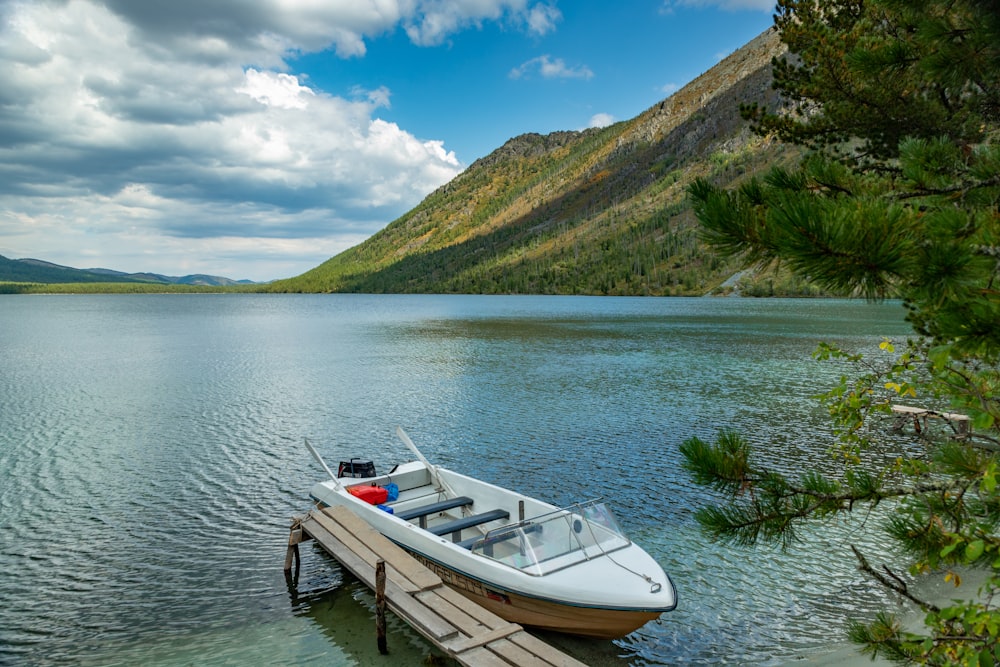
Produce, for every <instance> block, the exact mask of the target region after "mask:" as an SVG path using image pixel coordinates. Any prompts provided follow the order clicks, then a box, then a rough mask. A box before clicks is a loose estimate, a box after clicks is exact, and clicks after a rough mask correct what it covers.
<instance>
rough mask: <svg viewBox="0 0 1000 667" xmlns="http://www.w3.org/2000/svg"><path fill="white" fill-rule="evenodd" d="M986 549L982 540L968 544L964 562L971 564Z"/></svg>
mask: <svg viewBox="0 0 1000 667" xmlns="http://www.w3.org/2000/svg"><path fill="white" fill-rule="evenodd" d="M985 549H986V543H985V542H983V541H982V540H975V541H973V542H969V543H968V544H967V545H966V547H965V560H967V561H968V562H970V563H971V562H972V561H974V560H976V559H978V558H979V557H980V556H982V555H983V551H985Z"/></svg>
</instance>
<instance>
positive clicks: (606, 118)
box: [587, 113, 615, 127]
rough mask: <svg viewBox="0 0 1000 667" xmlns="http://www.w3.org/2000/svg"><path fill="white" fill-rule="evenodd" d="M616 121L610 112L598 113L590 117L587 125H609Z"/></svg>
mask: <svg viewBox="0 0 1000 667" xmlns="http://www.w3.org/2000/svg"><path fill="white" fill-rule="evenodd" d="M614 122H615V117H614V116H612V115H611V114H609V113H596V114H594V115H593V116H591V117H590V123H589V124H588V125H587V127H607V126H608V125H612V124H614Z"/></svg>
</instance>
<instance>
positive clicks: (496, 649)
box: [486, 630, 550, 667]
mask: <svg viewBox="0 0 1000 667" xmlns="http://www.w3.org/2000/svg"><path fill="white" fill-rule="evenodd" d="M521 632H524V631H523V630H522V631H521ZM486 648H487V649H489V651H490V652H491V653H495V654H496V655H498V656H500V657H501V658H503V659H504V660H506V661H507V662H509V663H510V664H512V665H518V667H528V666H529V665H531V666H534V665H548V664H550V663H548V662H546V661H545V660H543V659H541V658H539V657H538V656H537V655H535V654H534V653H532V652H531V651H529V650H527V649H525V648H522V647H520V646H518V645H517V644H515V643H514V642H512V641H510V639H509V638H506V639H500V640H498V641H494V642H491V643H490V644H489V646H487V647H486Z"/></svg>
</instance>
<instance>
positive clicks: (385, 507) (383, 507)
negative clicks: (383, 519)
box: [375, 505, 392, 514]
mask: <svg viewBox="0 0 1000 667" xmlns="http://www.w3.org/2000/svg"><path fill="white" fill-rule="evenodd" d="M375 507H377V508H379V509H380V510H382V511H383V512H388V513H389V514H392V508H391V507H389V506H388V505H376V506H375Z"/></svg>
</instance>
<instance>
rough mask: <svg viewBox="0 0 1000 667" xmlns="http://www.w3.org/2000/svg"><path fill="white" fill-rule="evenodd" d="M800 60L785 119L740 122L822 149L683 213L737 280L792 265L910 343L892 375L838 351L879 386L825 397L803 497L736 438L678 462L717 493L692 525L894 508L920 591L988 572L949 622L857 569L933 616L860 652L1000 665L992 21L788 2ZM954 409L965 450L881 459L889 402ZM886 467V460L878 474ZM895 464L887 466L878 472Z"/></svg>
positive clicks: (997, 25) (933, 447)
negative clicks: (875, 306) (894, 321)
mask: <svg viewBox="0 0 1000 667" xmlns="http://www.w3.org/2000/svg"><path fill="white" fill-rule="evenodd" d="M775 24H776V27H777V29H778V30H779V32H780V34H781V37H782V40H783V41H784V42H785V43H786V44H787V45H788V46H789V52H790V54H792V56H791V57H788V58H786V59H784V60H781V61H778V62H775V64H774V71H775V86H776V87H777V88H778V90H779V91H780V92H781V94H782V96H783V99H784V100H785V101H786V102H787V106H786V108H784V109H782V110H781V111H780V112H767V111H765V110H763V109H761V108H758V107H745V108H744V109H743V113H744V116H745V117H746V118H747V119H749V120H750V121H751V122H752V123H753V125H754V128H755V130H756V131H758V132H761V133H774V134H776V135H777V136H778V137H780V138H781V139H783V140H785V141H789V142H793V143H796V144H799V145H802V146H806V147H807V148H809V149H811V151H810V153H809V155H808V156H807V157H806V158H805V159H804V160H803V161H802V163H801V164H800V165H799V167H798V168H796V169H775V170H772V171H771V172H770V173H768V174H767V175H766V176H764V177H763V178H760V179H752V180H750V181H748V182H746V183H745V184H743V185H742V186H741V187H739V188H738V189H735V190H723V189H720V188H718V187H716V186H714V185H713V184H712V183H710V182H708V181H704V180H703V181H698V182H696V183H695V184H694V185H692V186H691V188H690V190H689V192H690V195H691V197H692V201H693V205H694V208H695V211H696V214H697V216H698V219H699V221H700V222H701V224H702V226H703V229H704V232H703V234H704V238H705V239H706V241H708V242H709V243H710V244H711V245H712V246H713V247H715V248H716V249H718V250H719V251H721V252H723V253H724V254H726V255H728V256H731V257H739V258H742V260H743V261H744V262H745V263H746V264H770V263H780V264H782V265H784V266H785V267H787V268H790V269H791V270H793V271H794V272H795V273H796V274H798V275H800V276H803V277H807V278H809V279H810V280H811V281H813V282H815V283H817V284H819V285H820V286H822V287H825V288H827V289H830V290H833V291H836V292H838V293H843V294H851V295H859V296H864V297H867V298H871V299H879V298H884V297H890V296H891V297H899V298H901V299H902V300H903V302H904V304H905V307H906V309H907V313H908V315H907V316H908V319H909V321H910V322H912V324H913V326H914V329H915V331H916V332H917V334H918V336H919V337H918V338H916V339H914V340H911V341H908V342H907V344H906V346H905V348H903V349H900V350H896V349H895V346H894V344H893V343H892V342H890V341H883V343H882V345H881V348H882V350H883V352H884V354H885V355H886V357H887V358H888V361H887V362H886V363H879V362H878V360H875V361H873V360H871V359H865V358H862V357H861V356H859V355H852V354H849V353H847V352H844V351H841V350H837V349H834V348H832V347H829V346H821V348H820V349H819V351H818V353H817V356H819V357H820V358H824V359H828V358H837V359H841V360H847V361H853V362H855V363H857V364H860V365H863V367H864V368H866V369H867V371H866V372H865V373H864V374H862V375H861V376H860V377H858V378H855V379H853V380H848V379H844V380H842V381H841V384H840V385H839V386H837V387H834V388H832V389H831V390H830V392H829V393H828V394H827V395H826V397H825V399H826V404H827V406H828V407H829V410H830V414H831V417H832V419H833V420H834V422H835V425H836V427H837V429H838V432H839V433H840V439H839V442H838V443H836V444H835V446H834V448H833V451H834V453H835V454H837V455H838V456H839V458H838V460H839V461H841V462H842V463H843V467H842V474H840V475H839V476H836V477H834V476H829V475H822V474H819V473H816V472H809V473H807V474H804V475H802V476H801V477H799V478H797V479H795V478H792V477H791V476H787V475H783V474H779V473H777V472H775V471H773V470H768V469H765V468H764V467H762V466H761V465H759V464H757V463H756V462H755V457H754V453H753V451H752V449H751V448H750V447H749V446H748V444H747V443H746V441H745V440H744V439H743V438H742V437H741V436H740V435H739V434H736V433H733V432H724V433H722V434H721V435H720V436H719V438H718V440H717V442H715V443H714V444H709V443H705V442H703V441H701V440H698V439H696V438H693V439H690V440H688V441H686V442H685V443H684V444H683V445H682V452H683V454H684V456H685V461H686V466H687V468H688V469H689V470H690V471H691V472H692V474H693V475H694V477H695V479H696V480H698V481H699V482H700V483H702V484H705V485H709V486H712V487H714V488H716V489H717V490H719V491H721V492H722V493H723V494H725V497H726V500H725V503H724V504H723V505H720V506H716V507H708V508H704V509H702V510H700V511H699V513H698V518H699V521H700V522H701V523H702V525H703V527H704V528H705V529H706V530H707V531H708V532H709V533H710V534H712V535H714V536H716V537H718V538H721V539H726V540H731V541H734V542H736V543H739V544H743V545H752V544H755V543H756V542H758V541H759V540H765V541H776V542H779V543H787V542H788V541H789V540H792V539H794V538H795V534H796V530H797V528H799V527H800V526H801V524H802V523H803V522H804V521H806V520H809V519H829V518H832V517H836V516H837V515H839V514H841V513H844V512H851V511H857V510H865V511H867V510H869V509H870V508H872V507H874V506H876V505H879V504H891V505H892V512H891V518H890V519H889V520H888V522H887V524H886V526H885V528H884V529H885V531H886V532H887V534H888V535H889V536H890V537H891V538H892V540H894V541H895V542H896V543H897V544H898V545H900V546H901V547H902V548H903V550H905V552H906V553H907V554H909V555H910V557H911V562H910V563H909V565H910V571H911V572H912V573H913V574H919V573H927V572H944V576H945V577H946V579H947V580H949V581H953V582H955V583H956V584H958V583H959V582H960V581H961V577H960V574H958V573H956V572H955V571H954V570H953V569H954V568H958V567H959V566H970V565H971V566H973V567H977V568H981V569H983V570H985V572H986V573H987V578H986V583H985V584H984V585H983V587H982V589H981V590H980V591H978V594H968V593H965V594H964V596H963V599H965V600H967V601H964V602H954V603H952V604H950V605H948V606H944V607H940V606H936V605H935V604H932V603H931V602H929V601H927V600H921V599H919V598H918V597H916V596H915V595H913V593H912V591H911V590H910V589H909V587H908V586H907V583H906V580H905V579H904V578H903V577H902V576H899V573H897V572H894V571H893V570H891V569H890V568H888V567H885V566H876V565H872V564H870V563H869V560H868V558H867V557H866V556H865V554H863V553H861V552H860V551H858V550H855V554H856V557H857V559H858V563H859V566H860V567H861V569H862V570H864V571H865V572H867V573H868V574H870V575H871V576H873V577H875V578H876V579H877V580H878V581H879V582H880V583H882V584H883V585H885V586H887V587H888V588H890V589H892V590H893V591H895V592H897V593H899V594H900V595H902V596H904V597H906V598H908V599H910V600H911V601H912V602H913V603H914V604H916V605H917V606H918V607H919V608H920V609H921V610H922V611H923V612H924V613H925V626H924V631H923V632H922V633H911V632H907V631H904V629H903V628H902V626H901V624H900V622H899V620H898V619H896V618H894V617H893V616H891V615H889V614H887V613H885V614H880V615H879V616H878V617H877V618H876V619H875V620H874V621H873V622H869V623H860V622H856V623H854V624H853V625H852V626H851V637H852V639H853V640H855V641H856V642H858V643H860V644H861V645H862V646H863V647H864V650H865V651H866V652H868V653H869V654H871V655H873V656H875V655H881V656H885V657H888V658H890V659H892V660H896V661H899V662H919V663H925V664H934V665H945V664H949V665H950V664H968V665H975V664H980V665H982V664H995V663H996V662H997V661H1000V608H998V607H997V604H996V603H995V599H998V598H997V595H998V594H1000V533H998V528H1000V489H998V482H1000V458H998V453H1000V397H998V389H1000V269H998V267H1000V145H998V141H997V139H998V127H1000V2H997V1H996V0H978V1H976V0H954V1H944V0H926V1H924V0H837V1H833V2H815V1H805V0H801V1H800V0H781V1H780V2H779V3H778V5H777V10H776V14H775ZM901 397H905V398H906V400H907V401H908V402H912V401H922V402H925V403H926V404H928V405H931V406H945V407H948V408H949V409H953V410H956V411H959V412H963V413H965V414H968V415H969V416H970V417H971V432H970V433H968V434H967V433H964V432H955V433H954V434H953V435H954V437H941V438H938V439H936V440H935V441H932V442H931V441H929V442H928V443H927V445H928V446H927V449H926V452H925V453H924V454H922V455H914V454H912V453H908V452H903V451H891V450H890V447H891V445H890V443H889V442H888V441H887V439H886V438H885V435H884V433H883V432H880V431H879V430H878V429H877V428H875V425H874V419H873V418H874V417H875V416H878V415H880V414H884V413H887V412H889V409H890V405H891V403H892V402H893V401H895V400H900V399H901ZM873 452H879V453H880V454H883V456H872V455H871V454H872V453H873ZM887 454H888V455H887Z"/></svg>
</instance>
